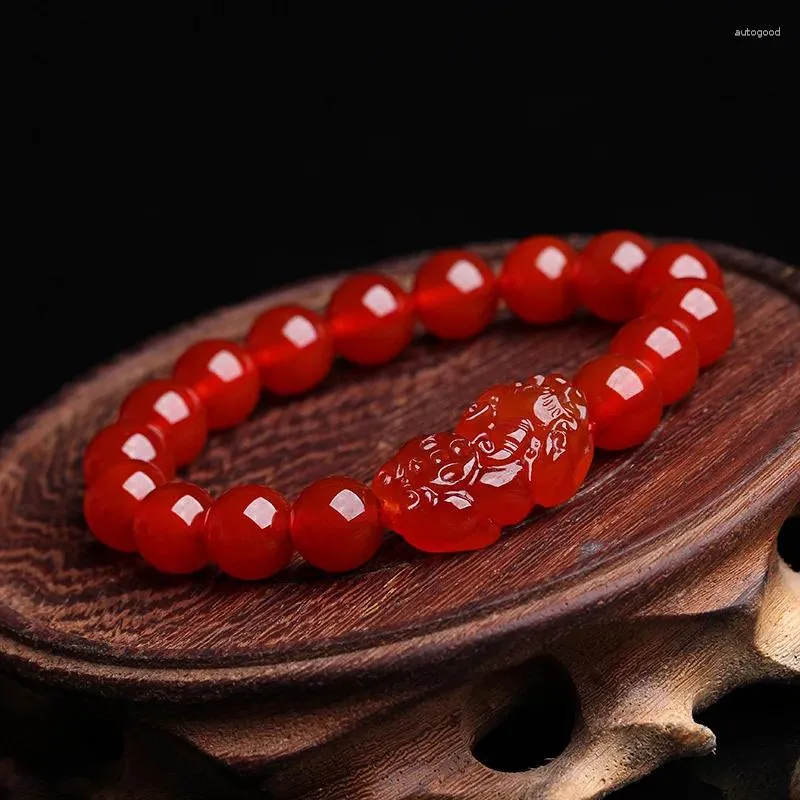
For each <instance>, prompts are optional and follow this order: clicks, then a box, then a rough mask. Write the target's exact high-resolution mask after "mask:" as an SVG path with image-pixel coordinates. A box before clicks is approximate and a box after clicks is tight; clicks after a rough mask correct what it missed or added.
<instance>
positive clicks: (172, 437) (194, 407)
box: [119, 380, 208, 467]
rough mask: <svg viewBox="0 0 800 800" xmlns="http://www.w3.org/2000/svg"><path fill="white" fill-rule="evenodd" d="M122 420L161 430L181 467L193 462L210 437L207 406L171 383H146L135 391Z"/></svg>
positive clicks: (180, 386)
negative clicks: (142, 423)
mask: <svg viewBox="0 0 800 800" xmlns="http://www.w3.org/2000/svg"><path fill="white" fill-rule="evenodd" d="M119 418H120V419H121V420H123V421H127V422H144V423H146V424H147V425H151V426H152V427H154V428H157V429H158V430H159V431H161V434H162V435H163V437H164V440H165V441H166V443H167V447H168V448H169V450H170V452H171V453H172V456H173V458H174V459H175V465H176V466H178V467H182V466H184V465H185V464H189V463H191V462H192V461H194V459H195V458H197V456H199V455H200V453H201V451H202V450H203V448H204V447H205V444H206V439H207V438H208V420H207V418H206V409H205V406H204V405H203V404H202V403H201V402H200V399H199V398H198V396H197V395H196V394H195V393H194V392H193V391H192V390H191V389H188V388H187V387H186V386H183V385H182V384H180V383H177V382H176V381H172V380H156V381H147V383H143V384H142V385H141V386H139V387H138V388H136V389H134V390H133V391H132V392H131V393H130V394H129V395H128V397H127V398H126V399H125V402H123V404H122V407H121V408H120V412H119Z"/></svg>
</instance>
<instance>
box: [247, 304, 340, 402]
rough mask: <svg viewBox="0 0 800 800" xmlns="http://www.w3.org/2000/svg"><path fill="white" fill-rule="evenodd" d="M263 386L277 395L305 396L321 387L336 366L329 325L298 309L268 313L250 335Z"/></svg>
mask: <svg viewBox="0 0 800 800" xmlns="http://www.w3.org/2000/svg"><path fill="white" fill-rule="evenodd" d="M247 347H248V349H249V350H250V353H251V355H252V356H253V359H254V360H255V362H256V366H257V367H258V371H259V375H260V376H261V383H262V385H263V386H264V387H265V388H267V389H269V391H270V392H272V393H273V394H277V395H293V394H302V393H303V392H307V391H308V390H309V389H313V388H314V387H315V386H316V385H317V384H319V383H321V382H322V381H323V380H324V379H325V377H326V376H327V375H328V373H329V372H330V370H331V365H332V364H333V356H334V352H333V337H332V336H331V332H330V329H329V327H328V324H327V322H326V321H325V320H324V319H323V318H322V317H321V316H320V315H319V314H317V313H315V312H314V311H310V310H309V309H307V308H303V307H302V306H296V305H286V306H278V307H277V308H271V309H269V310H268V311H265V312H264V313H263V314H262V315H261V316H260V317H259V318H258V319H257V320H256V321H255V323H254V324H253V327H252V328H251V329H250V333H248V334H247Z"/></svg>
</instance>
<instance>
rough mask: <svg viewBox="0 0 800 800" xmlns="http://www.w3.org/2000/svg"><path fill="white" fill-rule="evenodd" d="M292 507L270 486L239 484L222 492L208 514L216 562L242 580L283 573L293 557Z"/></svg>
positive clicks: (209, 547)
mask: <svg viewBox="0 0 800 800" xmlns="http://www.w3.org/2000/svg"><path fill="white" fill-rule="evenodd" d="M290 512H291V509H290V506H289V504H288V503H287V502H286V500H285V499H284V498H283V497H282V496H281V495H280V494H278V492H275V491H273V490H272V489H268V488H267V487H266V486H237V487H236V488H234V489H230V490H229V491H227V492H225V494H223V495H221V496H220V497H219V498H217V500H215V501H214V504H213V505H212V506H211V508H210V509H209V511H208V515H207V517H206V528H205V531H206V547H207V551H208V556H209V558H210V559H211V561H212V563H214V564H216V565H217V566H218V567H219V568H220V569H221V570H222V571H223V572H225V573H227V574H228V575H231V576H232V577H234V578H239V579H240V580H261V579H263V578H269V577H270V576H271V575H274V574H275V573H276V572H280V570H282V569H283V568H284V567H286V565H287V564H288V563H289V561H290V560H291V558H292V551H293V548H292V539H291V536H290V535H289V517H290Z"/></svg>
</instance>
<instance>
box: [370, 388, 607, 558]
mask: <svg viewBox="0 0 800 800" xmlns="http://www.w3.org/2000/svg"><path fill="white" fill-rule="evenodd" d="M593 452H594V448H593V444H592V434H591V429H590V425H589V421H588V419H587V414H586V403H585V401H584V398H583V396H582V394H581V393H580V391H579V390H578V389H576V388H575V387H574V386H572V384H570V383H569V381H568V380H567V379H566V378H564V377H563V376H561V375H550V376H547V377H544V376H542V375H536V376H534V377H532V378H530V379H529V380H527V381H525V382H524V383H514V384H503V385H498V386H494V387H492V388H491V389H489V390H487V391H486V392H484V393H483V394H481V396H480V397H479V398H478V399H477V400H476V401H475V402H474V403H473V404H472V405H471V406H470V407H469V408H468V409H467V411H466V412H464V415H463V416H462V418H461V420H460V421H459V423H458V425H457V426H456V430H455V433H437V434H434V435H433V436H428V437H423V438H419V439H413V440H411V441H410V442H408V443H407V444H406V445H404V446H403V447H402V448H401V450H400V451H399V452H398V453H397V455H396V456H395V457H394V458H393V459H391V460H390V461H389V462H387V463H386V464H385V465H384V466H383V468H382V469H381V470H380V471H379V472H378V474H377V475H376V477H375V481H374V484H373V489H374V491H375V493H376V494H377V495H378V497H379V498H380V499H381V501H382V503H383V508H384V513H385V515H386V518H387V519H386V522H387V524H388V525H389V526H390V527H391V528H392V529H393V530H395V531H397V532H398V533H399V534H400V535H402V536H403V537H404V538H405V539H406V540H407V541H408V542H410V543H411V544H412V545H414V546H415V547H418V548H420V549H422V550H427V551H433V552H446V551H453V550H472V549H477V548H479V547H485V546H486V545H488V544H491V543H492V542H494V541H495V540H496V539H497V537H498V536H499V533H500V528H502V527H504V526H506V525H513V524H515V523H517V522H520V521H522V520H523V519H525V517H526V516H528V514H529V513H530V512H531V510H532V508H533V507H534V505H541V506H545V507H548V508H549V507H551V506H554V505H557V504H559V503H562V502H564V501H565V500H568V499H569V498H570V497H571V496H572V495H573V494H575V492H576V491H577V490H578V487H579V486H580V485H581V483H582V482H583V479H584V478H585V477H586V473H587V471H588V469H589V466H590V464H591V461H592V455H593Z"/></svg>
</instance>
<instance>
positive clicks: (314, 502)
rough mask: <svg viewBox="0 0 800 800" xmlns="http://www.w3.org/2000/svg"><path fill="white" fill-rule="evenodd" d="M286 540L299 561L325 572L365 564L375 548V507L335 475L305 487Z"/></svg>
mask: <svg viewBox="0 0 800 800" xmlns="http://www.w3.org/2000/svg"><path fill="white" fill-rule="evenodd" d="M291 526H292V540H293V542H294V546H295V547H296V548H297V551H298V552H299V553H300V555H301V556H303V558H304V559H305V560H306V561H308V563H309V564H312V565H313V566H315V567H318V568H319V569H323V570H325V571H326V572H348V571H350V570H352V569H357V568H358V567H360V566H362V565H363V564H366V563H367V561H369V560H370V559H371V558H372V556H374V555H375V553H377V552H378V548H379V547H380V546H381V541H382V540H383V532H384V528H383V524H382V523H381V518H380V505H379V504H378V500H377V498H376V497H375V495H374V494H373V493H372V492H371V491H370V490H369V488H368V487H367V486H364V484H363V483H359V482H358V481H355V480H353V479H352V478H346V477H344V476H335V477H332V478H323V479H322V480H320V481H317V482H316V483H312V484H311V485H310V486H308V487H307V488H305V489H304V490H303V491H302V492H301V493H300V496H299V497H298V498H297V500H296V501H295V503H294V506H293V507H292V522H291Z"/></svg>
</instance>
